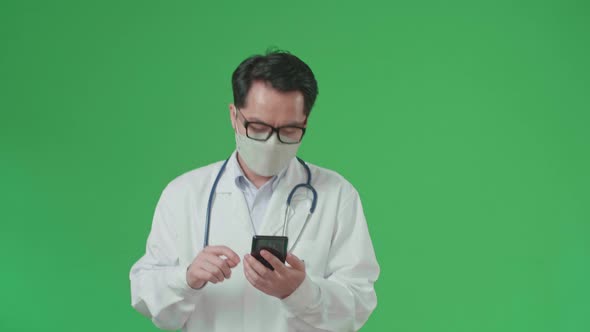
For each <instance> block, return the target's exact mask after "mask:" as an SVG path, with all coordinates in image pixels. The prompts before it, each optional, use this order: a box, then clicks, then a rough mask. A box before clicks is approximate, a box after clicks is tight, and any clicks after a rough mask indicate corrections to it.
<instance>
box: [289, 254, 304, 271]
mask: <svg viewBox="0 0 590 332" xmlns="http://www.w3.org/2000/svg"><path fill="white" fill-rule="evenodd" d="M287 263H289V265H291V267H292V268H294V269H295V270H299V271H305V263H303V261H301V260H300V259H299V258H298V257H297V256H295V255H293V254H292V253H288V254H287Z"/></svg>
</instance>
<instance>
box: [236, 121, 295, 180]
mask: <svg viewBox="0 0 590 332" xmlns="http://www.w3.org/2000/svg"><path fill="white" fill-rule="evenodd" d="M299 145H301V142H299V143H297V144H284V143H281V142H280V141H279V139H278V137H277V134H276V133H273V134H272V135H271V137H270V138H269V139H268V140H266V141H257V140H253V139H251V138H248V137H247V136H246V135H241V134H239V133H238V132H237V131H236V147H237V150H238V153H239V154H240V157H242V159H243V160H244V162H245V163H246V165H247V166H248V168H250V169H251V170H252V171H253V172H254V173H256V174H258V175H261V176H274V175H277V174H279V172H280V171H281V170H282V169H283V168H285V167H286V166H287V164H288V163H289V162H290V161H291V160H292V159H293V158H294V157H295V156H296V155H297V150H298V149H299Z"/></svg>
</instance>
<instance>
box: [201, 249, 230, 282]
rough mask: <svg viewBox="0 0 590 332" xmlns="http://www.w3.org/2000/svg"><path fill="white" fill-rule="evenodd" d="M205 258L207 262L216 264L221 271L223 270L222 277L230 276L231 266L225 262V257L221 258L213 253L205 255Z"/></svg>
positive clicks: (227, 277)
mask: <svg viewBox="0 0 590 332" xmlns="http://www.w3.org/2000/svg"><path fill="white" fill-rule="evenodd" d="M206 260H207V261H208V262H209V263H211V264H213V265H215V266H217V267H218V268H219V269H220V270H221V272H223V277H224V278H226V279H229V277H230V276H231V268H230V267H229V265H228V263H227V259H223V258H220V257H217V256H214V255H207V257H206Z"/></svg>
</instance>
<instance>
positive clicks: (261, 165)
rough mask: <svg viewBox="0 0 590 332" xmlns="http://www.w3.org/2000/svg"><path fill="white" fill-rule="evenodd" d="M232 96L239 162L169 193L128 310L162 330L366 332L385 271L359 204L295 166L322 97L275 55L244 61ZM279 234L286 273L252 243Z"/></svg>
mask: <svg viewBox="0 0 590 332" xmlns="http://www.w3.org/2000/svg"><path fill="white" fill-rule="evenodd" d="M232 87H233V96H234V103H233V104H229V115H230V119H231V125H232V127H233V129H234V133H235V139H236V147H237V150H236V151H234V152H233V153H232V154H231V156H230V157H229V159H228V160H227V161H220V162H216V163H213V164H211V165H208V166H204V167H201V168H197V169H194V170H192V171H189V172H186V173H184V174H182V175H180V176H178V177H176V178H175V179H173V180H172V181H171V182H170V183H169V184H168V185H167V186H166V188H165V189H164V190H163V192H162V194H161V196H160V199H159V201H158V204H157V206H156V209H155V213H154V217H153V222H152V228H151V231H150V234H149V237H148V239H147V246H146V253H145V255H144V256H143V257H141V259H139V261H137V262H136V263H135V264H134V265H133V266H132V268H131V272H130V280H131V304H132V306H133V307H134V308H135V309H136V310H138V311H139V312H141V313H142V314H143V315H145V316H147V317H149V318H151V320H152V321H153V323H154V324H155V325H156V326H158V327H159V328H162V329H180V328H182V330H183V331H353V330H358V329H360V328H361V327H362V326H363V324H364V323H365V322H366V321H367V319H368V318H369V315H370V314H371V313H372V312H373V310H374V309H375V307H376V305H377V298H376V295H375V290H374V287H373V285H374V283H375V281H376V280H377V278H378V276H379V272H380V269H379V265H378V263H377V261H376V258H375V253H374V250H373V245H372V243H371V239H370V235H369V232H368V229H367V224H366V221H365V217H364V214H363V209H362V206H361V201H360V199H359V195H358V192H357V191H356V190H355V188H354V187H353V186H352V185H351V184H350V183H349V182H348V181H346V180H345V179H344V178H343V177H342V176H340V175H339V174H338V173H336V172H334V171H330V170H328V169H325V168H321V167H318V166H315V165H312V164H309V163H305V162H303V161H302V160H299V159H298V158H296V157H295V155H296V153H297V149H298V147H299V145H300V143H301V141H302V139H303V136H304V134H305V130H306V128H307V124H308V117H309V114H310V112H311V109H312V107H313V104H314V102H315V99H316V96H317V94H318V88H317V82H316V80H315V77H314V75H313V73H312V71H311V69H310V68H309V67H308V66H307V65H306V64H305V63H304V62H303V61H301V60H300V59H299V58H297V57H296V56H294V55H292V54H290V53H288V52H283V51H274V52H267V53H266V55H257V56H253V57H250V58H248V59H246V60H244V61H243V62H242V63H241V64H240V65H239V66H238V68H237V69H236V70H235V71H234V73H233V75H232ZM308 172H309V173H308ZM308 181H309V186H308V185H306V184H307V183H308ZM301 183H303V184H304V185H302V186H299V187H298V188H296V189H295V190H294V191H293V189H294V188H295V186H297V185H299V184H301ZM292 191H293V194H292V195H291V196H292V197H291V199H290V200H289V201H290V204H289V205H287V199H288V198H289V196H290V194H291V192H292ZM314 191H315V193H314ZM314 202H315V204H316V206H315V210H314V211H313V213H311V212H312V210H313V209H312V207H313V205H314ZM310 213H311V214H310ZM207 220H209V222H207ZM282 234H285V235H286V236H287V237H288V245H289V249H288V251H289V252H288V254H287V256H286V261H285V262H284V263H283V261H282V259H279V258H278V257H276V256H275V255H273V254H271V253H270V252H269V251H267V250H262V251H261V255H262V258H260V257H258V258H255V257H254V256H252V255H250V251H251V249H252V241H253V239H252V237H253V235H279V236H280V235H282ZM277 256H280V255H277ZM263 263H267V264H268V266H265V265H264V264H263Z"/></svg>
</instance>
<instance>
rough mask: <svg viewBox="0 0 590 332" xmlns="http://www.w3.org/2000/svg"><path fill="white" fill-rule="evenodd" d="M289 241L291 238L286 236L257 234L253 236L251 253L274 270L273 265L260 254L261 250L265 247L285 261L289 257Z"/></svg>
mask: <svg viewBox="0 0 590 332" xmlns="http://www.w3.org/2000/svg"><path fill="white" fill-rule="evenodd" d="M288 241H289V239H288V238H287V237H286V236H269V235H255V236H254V237H253V238H252V252H251V253H250V254H251V255H252V256H254V257H255V258H256V259H257V260H258V261H259V262H260V263H262V264H263V265H264V266H266V267H267V268H269V269H271V270H274V268H273V267H272V265H270V263H269V262H267V261H266V259H264V258H263V257H262V256H261V255H260V251H261V250H262V249H265V250H267V251H269V252H270V253H272V254H273V255H275V256H276V257H277V258H278V259H279V260H280V261H281V262H283V263H285V260H286V259H287V243H288Z"/></svg>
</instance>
